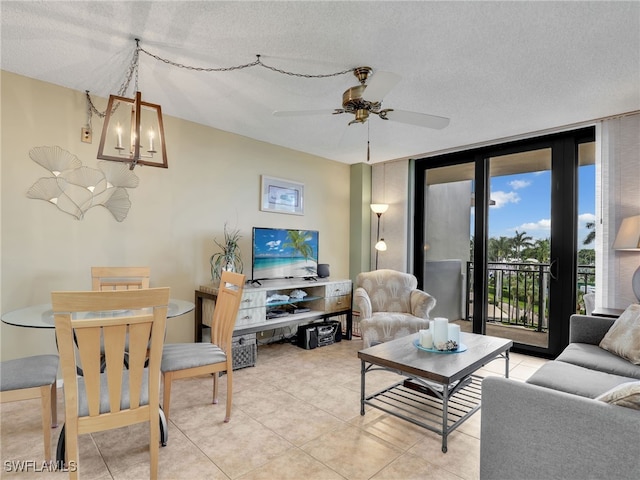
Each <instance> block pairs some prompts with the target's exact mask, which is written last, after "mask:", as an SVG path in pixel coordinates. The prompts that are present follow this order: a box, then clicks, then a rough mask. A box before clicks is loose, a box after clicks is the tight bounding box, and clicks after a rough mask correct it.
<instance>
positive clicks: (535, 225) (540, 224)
mask: <svg viewBox="0 0 640 480" xmlns="http://www.w3.org/2000/svg"><path fill="white" fill-rule="evenodd" d="M514 230H518V231H519V232H522V231H525V232H527V233H529V232H530V231H532V230H533V231H536V232H539V231H544V232H549V231H551V219H549V218H543V219H541V220H538V221H537V222H527V223H523V224H522V225H520V226H519V227H515V228H514Z"/></svg>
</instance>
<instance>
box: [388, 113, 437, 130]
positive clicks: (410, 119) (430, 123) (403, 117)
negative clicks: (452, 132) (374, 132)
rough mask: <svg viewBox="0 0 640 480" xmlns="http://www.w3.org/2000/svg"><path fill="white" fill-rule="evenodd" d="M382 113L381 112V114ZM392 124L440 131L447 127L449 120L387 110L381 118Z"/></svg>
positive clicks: (423, 114) (422, 114)
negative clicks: (398, 123) (390, 121)
mask: <svg viewBox="0 0 640 480" xmlns="http://www.w3.org/2000/svg"><path fill="white" fill-rule="evenodd" d="M381 113H382V112H381ZM385 117H386V118H387V119H388V120H393V121H394V122H400V123H408V124H410V125H417V126H418V127H426V128H435V129H438V130H439V129H441V128H444V127H446V126H447V125H449V119H448V118H446V117H438V116H436V115H427V114H426V113H418V112H408V111H406V110H388V111H386V113H385V115H384V117H383V118H385Z"/></svg>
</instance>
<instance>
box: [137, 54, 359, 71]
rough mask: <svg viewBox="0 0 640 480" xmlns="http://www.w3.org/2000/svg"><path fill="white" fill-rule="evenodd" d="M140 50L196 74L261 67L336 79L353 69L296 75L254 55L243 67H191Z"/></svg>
mask: <svg viewBox="0 0 640 480" xmlns="http://www.w3.org/2000/svg"><path fill="white" fill-rule="evenodd" d="M138 48H139V49H140V51H141V52H142V53H145V54H146V55H149V56H150V57H152V58H155V59H156V60H158V61H160V62H163V63H166V64H167V65H172V66H174V67H178V68H184V69H186V70H193V71H196V72H231V71H233V70H243V69H245V68H250V67H256V66H259V67H263V68H266V69H268V70H272V71H274V72H277V73H282V74H283V75H290V76H292V77H303V78H327V77H337V76H338V75H344V74H346V73H353V68H350V69H348V70H342V71H340V72H335V73H324V74H317V75H313V74H310V73H296V72H289V71H287V70H282V69H280V68H276V67H272V66H271V65H266V64H265V63H263V62H262V60H261V59H260V55H256V57H257V58H256V60H255V61H253V62H251V63H245V64H243V65H234V66H231V67H194V66H191V65H185V64H183V63H178V62H174V61H173V60H169V59H167V58H163V57H161V56H159V55H156V54H154V53H151V52H149V51H147V50H145V49H144V48H142V47H138Z"/></svg>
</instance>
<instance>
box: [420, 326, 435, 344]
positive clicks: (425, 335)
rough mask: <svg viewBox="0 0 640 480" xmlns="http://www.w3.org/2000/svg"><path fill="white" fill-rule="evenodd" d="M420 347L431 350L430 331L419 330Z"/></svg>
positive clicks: (431, 338) (431, 339)
mask: <svg viewBox="0 0 640 480" xmlns="http://www.w3.org/2000/svg"><path fill="white" fill-rule="evenodd" d="M420 346H421V347H423V348H433V336H432V335H431V330H420Z"/></svg>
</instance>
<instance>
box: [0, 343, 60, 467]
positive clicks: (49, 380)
mask: <svg viewBox="0 0 640 480" xmlns="http://www.w3.org/2000/svg"><path fill="white" fill-rule="evenodd" d="M58 360H59V359H58V355H34V356H31V357H25V358H16V359H14V360H5V361H4V362H0V403H8V402H16V401H19V400H32V399H36V398H39V399H40V405H41V410H42V412H41V414H42V433H43V438H44V459H45V461H47V462H49V461H50V460H52V457H51V428H55V427H57V426H58V408H57V399H56V379H57V375H58Z"/></svg>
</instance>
